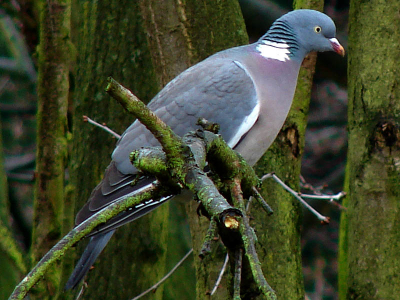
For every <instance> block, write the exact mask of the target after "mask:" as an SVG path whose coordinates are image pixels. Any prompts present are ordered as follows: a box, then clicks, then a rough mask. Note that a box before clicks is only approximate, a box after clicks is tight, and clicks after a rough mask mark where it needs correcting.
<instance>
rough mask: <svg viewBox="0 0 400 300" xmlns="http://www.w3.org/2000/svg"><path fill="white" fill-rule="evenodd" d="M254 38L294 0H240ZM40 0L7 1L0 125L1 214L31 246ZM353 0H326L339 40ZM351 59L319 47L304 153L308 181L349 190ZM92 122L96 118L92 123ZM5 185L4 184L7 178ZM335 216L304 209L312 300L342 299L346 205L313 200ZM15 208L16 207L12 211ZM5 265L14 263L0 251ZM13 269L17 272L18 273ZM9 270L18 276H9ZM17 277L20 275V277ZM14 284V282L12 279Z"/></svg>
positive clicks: (1, 16)
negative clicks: (340, 257)
mask: <svg viewBox="0 0 400 300" xmlns="http://www.w3.org/2000/svg"><path fill="white" fill-rule="evenodd" d="M239 2H240V5H241V7H242V11H243V15H244V18H245V21H246V26H247V29H248V33H249V36H250V40H251V41H255V40H257V39H258V38H259V37H260V36H261V35H262V34H264V33H265V32H266V30H267V29H268V28H269V26H270V25H271V24H272V22H273V21H274V20H275V19H276V18H278V17H279V16H281V15H282V14H284V13H285V12H287V11H289V10H291V7H292V5H293V3H292V1H290V0H280V1H279V0H276V1H267V0H240V1H239ZM35 5H36V4H35V1H33V0H9V1H1V3H0V123H1V124H0V127H1V134H2V143H3V144H2V145H1V144H0V146H2V149H0V150H1V151H2V156H3V160H0V163H1V162H2V161H3V163H2V164H1V165H0V168H1V170H0V173H1V172H5V174H6V177H7V189H8V195H7V189H3V190H2V191H0V196H1V198H2V199H0V208H2V209H3V211H2V212H1V215H0V216H1V217H3V218H5V220H4V221H3V222H5V223H6V224H5V226H6V227H8V228H10V229H11V231H12V234H13V235H14V237H15V238H16V240H17V241H18V243H19V246H20V247H21V248H22V249H23V250H22V251H23V252H25V253H29V247H30V244H31V224H32V199H33V186H34V185H33V182H34V169H35V149H36V146H35V136H36V127H35V125H36V122H35V113H36V82H37V73H36V57H35V48H36V46H37V41H38V22H37V20H38V18H37V10H36V8H35V7H36V6H35ZM348 6H349V1H348V0H329V1H325V8H324V11H325V13H327V14H328V15H330V16H331V17H332V18H333V19H334V21H335V23H336V25H337V29H338V39H339V40H340V42H341V43H342V44H343V45H344V46H345V48H346V45H347V17H348ZM346 82H347V78H346V60H344V59H340V57H339V56H335V55H334V54H332V53H323V54H319V59H318V62H317V68H316V74H315V76H314V86H313V91H312V100H311V107H310V114H309V122H308V129H307V134H306V146H305V154H304V157H303V164H302V165H303V167H302V176H303V177H304V181H302V182H303V187H304V191H305V192H307V190H308V188H307V187H308V186H309V185H308V184H310V185H311V186H312V189H314V191H316V192H319V191H323V192H324V193H337V192H339V191H340V190H341V189H342V185H343V179H344V166H345V158H346V148H347V131H346V120H347V91H346ZM88 126H89V125H88ZM0 186H3V185H0ZM311 204H312V205H313V206H314V207H315V208H317V209H318V210H319V211H321V212H322V213H323V214H324V215H327V216H330V217H331V220H332V221H331V224H330V225H329V226H321V225H320V224H319V222H318V221H317V220H316V218H314V217H312V216H310V215H309V214H308V213H307V212H305V213H304V222H303V238H302V247H303V270H304V278H305V288H306V292H307V296H308V297H309V299H338V296H337V250H338V223H339V213H340V211H339V208H338V207H337V206H334V205H332V204H330V203H328V202H321V201H319V202H315V201H314V202H311ZM7 210H9V213H8V212H7ZM2 256H3V255H2V252H1V250H0V269H1V270H5V268H9V267H8V264H9V262H7V261H6V260H4V256H3V258H1V257H2ZM13 276H14V275H13ZM13 276H11V277H10V276H8V275H6V272H3V271H2V274H1V275H0V290H2V291H3V292H2V293H0V299H6V298H7V297H8V295H9V293H10V292H11V290H12V289H13V285H12V282H13V281H16V280H18V278H14V277H15V276H14V277H13ZM4 277H8V279H10V278H11V281H8V282H7V281H4V279H3V278H4ZM15 283H16V282H15ZM5 285H9V286H5Z"/></svg>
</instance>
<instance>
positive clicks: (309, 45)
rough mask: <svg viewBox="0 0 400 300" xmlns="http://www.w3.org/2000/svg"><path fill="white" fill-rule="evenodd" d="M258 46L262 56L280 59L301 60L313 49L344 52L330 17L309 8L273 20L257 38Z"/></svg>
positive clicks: (342, 53)
mask: <svg viewBox="0 0 400 300" xmlns="http://www.w3.org/2000/svg"><path fill="white" fill-rule="evenodd" d="M258 49H259V50H260V52H261V54H262V55H263V56H265V57H267V58H275V59H278V60H282V61H284V60H291V59H294V60H299V61H302V60H303V58H304V57H305V56H306V55H307V54H308V53H309V52H312V51H318V52H324V51H334V52H336V53H338V54H340V55H342V56H343V55H344V48H343V47H342V45H340V43H339V42H338V40H337V39H336V26H335V23H334V22H333V21H332V19H331V18H330V17H328V16H327V15H325V14H323V13H321V12H318V11H315V10H309V9H299V10H294V11H291V12H289V13H287V14H285V15H283V16H282V17H280V18H279V19H278V20H276V21H275V22H274V23H273V24H272V26H271V28H270V29H269V30H268V32H267V33H266V34H265V35H264V36H263V37H262V38H261V39H260V41H259V47H258ZM276 53H279V55H276Z"/></svg>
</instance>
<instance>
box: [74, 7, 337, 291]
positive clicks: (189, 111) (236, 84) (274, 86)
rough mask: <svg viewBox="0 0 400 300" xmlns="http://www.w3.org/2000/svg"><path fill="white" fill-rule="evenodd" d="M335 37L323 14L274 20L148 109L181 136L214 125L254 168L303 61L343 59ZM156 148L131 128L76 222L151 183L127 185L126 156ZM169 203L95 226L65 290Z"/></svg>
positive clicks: (138, 127)
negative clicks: (126, 232)
mask: <svg viewBox="0 0 400 300" xmlns="http://www.w3.org/2000/svg"><path fill="white" fill-rule="evenodd" d="M335 36H336V27H335V24H334V22H333V21H332V20H331V18H329V17H328V16H327V15H325V14H323V13H320V12H318V11H314V10H305V9H304V10H295V11H292V12H289V13H288V14H285V15H284V16H282V17H281V18H279V19H278V20H276V21H275V22H274V23H273V24H272V26H271V28H270V29H269V30H268V32H267V33H266V34H265V35H264V36H262V37H261V38H260V39H259V40H258V41H257V42H256V43H254V44H250V45H246V46H240V47H235V48H231V49H227V50H224V51H221V52H218V53H216V54H214V55H212V56H210V57H209V58H207V59H205V60H204V61H202V62H200V63H198V64H196V65H194V66H192V67H191V68H189V69H187V70H186V71H184V72H183V73H181V74H180V75H179V76H177V77H176V78H175V79H173V80H172V81H171V82H170V83H168V84H167V85H166V86H165V87H164V88H163V89H162V90H161V91H160V92H159V93H158V94H157V95H156V96H155V97H154V98H153V100H152V101H151V102H150V103H149V105H148V107H149V108H150V109H151V110H152V111H154V112H155V113H156V115H158V116H159V117H160V118H161V119H162V120H163V121H164V122H165V123H166V124H168V125H169V126H170V127H171V128H172V130H173V131H174V132H175V133H176V134H178V135H180V136H183V135H184V134H185V133H187V132H188V131H191V130H195V129H196V122H197V120H198V119H199V118H200V117H202V118H205V119H207V120H208V121H210V122H215V123H218V124H219V125H220V127H221V130H220V133H221V135H222V137H223V138H224V139H225V141H227V143H228V144H229V146H230V147H232V148H233V149H235V150H237V151H238V152H239V153H240V154H241V155H242V156H243V157H244V158H245V159H246V160H247V162H248V163H249V164H251V165H254V164H255V163H256V162H257V160H258V159H259V158H260V157H261V156H262V155H263V153H264V152H265V151H266V150H267V149H268V147H269V146H270V145H271V143H272V142H273V141H274V139H275V137H276V136H277V134H278V132H279V130H280V129H281V127H282V125H283V123H284V121H285V119H286V116H287V114H288V112H289V109H290V106H291V104H292V100H293V95H294V92H295V88H296V83H297V76H298V73H299V69H300V66H301V63H302V61H303V59H304V57H305V56H306V55H307V54H308V53H309V52H312V51H335V52H337V53H339V54H341V55H344V49H343V47H342V46H341V45H340V43H339V42H338V40H337V39H336V38H335ZM157 145H159V144H158V142H157V140H156V139H155V138H154V137H153V135H152V134H151V133H150V132H149V131H148V130H147V129H146V128H145V127H144V126H143V125H142V124H141V123H140V122H138V121H135V122H134V123H133V124H132V125H131V126H129V127H128V129H127V130H126V131H125V132H124V134H123V135H122V136H121V138H120V140H119V141H118V143H117V146H116V148H115V150H114V152H113V154H112V161H111V163H110V165H109V166H108V168H107V169H106V171H105V174H104V178H103V180H102V181H101V182H100V184H99V185H98V186H97V187H96V188H95V189H94V190H93V192H92V194H91V196H90V198H89V200H88V202H87V203H86V204H85V206H84V207H83V208H82V209H81V210H80V211H79V213H78V215H77V217H76V224H80V223H81V222H83V221H84V220H86V219H87V218H89V217H90V216H92V215H93V214H95V213H96V212H98V211H99V210H100V209H102V208H103V207H105V206H107V205H109V204H110V203H112V202H113V201H116V200H117V199H119V198H121V197H126V196H128V195H134V194H135V193H137V192H138V191H140V190H141V189H143V188H144V187H146V186H148V185H151V184H154V183H155V179H154V178H142V179H141V180H139V182H138V183H137V184H136V185H134V186H133V185H131V182H132V180H133V179H134V178H135V177H136V174H137V169H136V168H135V167H134V166H132V164H131V163H130V161H129V154H130V152H131V151H132V150H134V149H138V148H140V147H148V146H157ZM170 198H171V197H168V198H163V199H159V200H151V201H148V202H147V203H143V204H140V205H137V206H136V207H134V208H133V209H131V210H128V211H125V212H123V213H121V214H120V215H118V216H117V217H115V218H114V219H112V220H110V221H109V222H108V223H105V224H103V225H101V226H99V227H98V228H97V230H96V231H95V232H94V233H92V234H91V239H90V242H89V244H88V246H87V248H86V249H85V251H84V253H83V255H82V257H81V258H80V260H79V262H78V264H77V266H76V268H75V270H74V271H73V273H72V275H71V277H70V278H69V280H68V282H67V284H66V289H70V288H74V287H76V286H77V284H78V283H79V282H80V281H81V280H82V278H83V277H84V276H85V274H86V273H87V271H88V270H89V268H90V267H91V266H92V264H93V263H94V261H95V260H96V258H97V256H98V255H99V254H100V252H101V251H102V250H103V249H104V247H105V246H106V244H107V242H108V241H109V239H110V238H111V236H112V235H113V233H114V231H115V229H116V228H117V227H119V226H121V225H123V224H126V223H127V222H130V221H132V220H134V219H137V218H139V217H141V216H143V215H145V214H147V213H148V212H150V211H152V210H153V209H155V208H157V207H158V206H160V205H161V204H162V203H164V202H165V201H166V200H168V199H170Z"/></svg>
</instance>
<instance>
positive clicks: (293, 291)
mask: <svg viewBox="0 0 400 300" xmlns="http://www.w3.org/2000/svg"><path fill="white" fill-rule="evenodd" d="M323 4H324V1H320V0H319V1H295V8H296V9H300V8H309V9H316V10H319V11H322V9H323ZM316 58H317V55H316V53H312V54H310V55H308V56H307V57H306V58H305V60H304V62H303V65H302V68H301V70H300V74H299V77H298V83H297V88H296V93H295V96H294V100H293V104H292V108H291V110H290V112H289V115H288V118H287V119H286V122H285V124H284V126H283V128H282V130H281V131H280V133H279V135H278V137H277V138H276V140H275V142H274V143H273V144H272V145H271V147H270V148H269V149H268V151H267V153H266V154H265V155H264V156H263V157H262V158H261V159H260V160H259V162H258V163H257V165H256V167H255V169H256V171H257V174H258V175H259V176H262V175H264V174H266V173H269V172H275V173H276V175H277V176H279V177H280V178H281V179H282V180H283V181H284V182H285V183H286V184H288V185H289V186H290V187H291V188H293V189H294V190H299V176H300V167H301V158H302V155H303V148H304V135H305V129H306V126H307V116H308V108H309V103H310V98H311V85H312V78H313V75H314V70H315V62H316ZM263 197H264V199H266V201H267V202H268V204H269V205H270V206H271V207H272V209H273V210H274V214H273V215H272V216H270V217H268V216H266V214H265V212H264V211H263V210H262V209H258V207H257V208H256V207H254V209H252V210H251V214H252V216H253V217H254V222H253V223H252V225H253V226H254V228H255V230H256V233H257V236H258V240H259V244H260V247H258V249H257V250H258V251H259V256H260V260H261V261H262V264H263V266H262V267H263V270H264V274H265V276H266V278H267V280H268V282H269V284H270V285H271V286H272V288H273V289H274V290H275V291H276V294H277V297H278V299H299V300H300V299H304V283H303V274H302V263H301V246H300V226H301V221H302V220H301V207H300V204H299V202H298V201H297V200H296V199H295V198H294V197H293V196H291V195H290V194H288V193H287V192H286V191H285V190H283V188H282V187H281V186H279V185H278V184H277V183H276V182H274V181H272V180H269V181H266V182H264V184H263ZM315 222H316V223H318V220H317V219H315Z"/></svg>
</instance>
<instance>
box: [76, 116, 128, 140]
mask: <svg viewBox="0 0 400 300" xmlns="http://www.w3.org/2000/svg"><path fill="white" fill-rule="evenodd" d="M83 121H84V122H88V123H89V124H92V125H94V126H97V127H100V128H101V129H103V130H105V131H107V132H108V133H110V134H112V135H113V136H114V137H116V138H117V139H120V138H121V136H120V135H119V134H118V133H116V132H115V131H113V130H111V129H110V128H109V127H107V126H106V125H103V124H100V123H97V122H96V121H95V120H92V119H91V118H89V117H88V116H83Z"/></svg>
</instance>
